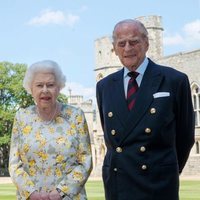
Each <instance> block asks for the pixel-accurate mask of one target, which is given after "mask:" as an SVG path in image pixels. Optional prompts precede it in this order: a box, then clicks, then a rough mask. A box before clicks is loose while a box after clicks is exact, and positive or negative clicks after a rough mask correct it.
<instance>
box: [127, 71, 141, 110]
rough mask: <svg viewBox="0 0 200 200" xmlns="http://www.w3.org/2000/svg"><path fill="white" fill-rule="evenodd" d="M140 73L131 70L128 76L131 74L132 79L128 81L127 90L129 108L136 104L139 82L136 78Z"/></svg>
mask: <svg viewBox="0 0 200 200" xmlns="http://www.w3.org/2000/svg"><path fill="white" fill-rule="evenodd" d="M138 75H139V73H137V72H129V73H128V76H130V77H131V78H130V80H129V82H128V90H127V104H128V109H129V110H131V109H132V108H133V106H134V105H135V101H136V95H137V90H138V84H137V82H136V80H135V79H136V78H137V76H138Z"/></svg>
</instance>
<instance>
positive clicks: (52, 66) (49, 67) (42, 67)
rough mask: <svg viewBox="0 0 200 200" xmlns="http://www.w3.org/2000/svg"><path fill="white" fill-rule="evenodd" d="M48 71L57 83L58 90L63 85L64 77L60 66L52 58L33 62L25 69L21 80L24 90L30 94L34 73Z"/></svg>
mask: <svg viewBox="0 0 200 200" xmlns="http://www.w3.org/2000/svg"><path fill="white" fill-rule="evenodd" d="M43 72H48V73H52V74H54V76H55V79H56V83H57V84H58V86H59V88H60V90H61V89H62V88H64V87H65V82H66V78H65V75H64V74H63V72H62V71H61V69H60V66H59V65H58V64H57V63H56V62H55V61H52V60H43V61H39V62H36V63H33V64H32V65H31V66H30V67H29V68H28V69H27V71H26V74H25V76H24V81H23V87H24V88H25V90H26V91H27V92H28V93H29V94H31V93H32V92H31V87H32V83H33V80H34V78H35V75H36V73H43Z"/></svg>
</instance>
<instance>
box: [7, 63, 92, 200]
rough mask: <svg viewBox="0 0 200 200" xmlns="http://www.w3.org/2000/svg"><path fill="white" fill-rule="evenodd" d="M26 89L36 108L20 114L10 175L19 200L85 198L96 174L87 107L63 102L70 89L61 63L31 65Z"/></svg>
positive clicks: (74, 199)
mask: <svg viewBox="0 0 200 200" xmlns="http://www.w3.org/2000/svg"><path fill="white" fill-rule="evenodd" d="M23 86H24V88H25V89H26V90H27V92H28V93H30V94H31V95H32V97H33V98H34V101H35V105H33V106H30V107H28V108H26V109H19V111H18V112H17V113H16V116H15V120H14V124H13V131H12V138H11V148H10V160H9V171H10V176H11V178H12V181H13V183H14V184H15V185H16V187H17V199H30V200H60V199H65V200H70V199H71V200H85V199H87V197H86V192H85V187H84V185H85V182H86V181H87V179H88V177H89V175H90V172H91V170H92V157H91V146H90V138H89V133H88V127H87V123H86V120H85V117H84V113H83V111H82V110H81V109H79V108H75V107H72V106H70V105H65V104H62V103H59V102H58V101H57V97H58V95H59V92H60V90H61V89H62V88H63V87H64V86H65V76H64V75H63V74H62V71H61V69H60V67H59V66H58V64H57V63H56V62H54V61H50V60H46V61H41V62H37V63H34V64H33V65H31V66H30V67H29V68H28V70H27V72H26V74H25V78H24V82H23Z"/></svg>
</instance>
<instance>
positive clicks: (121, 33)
mask: <svg viewBox="0 0 200 200" xmlns="http://www.w3.org/2000/svg"><path fill="white" fill-rule="evenodd" d="M113 46H114V50H115V53H116V55H117V56H118V57H119V59H120V61H121V63H122V64H123V65H124V66H125V67H127V68H128V69H129V70H130V71H135V70H136V69H137V68H138V67H139V65H140V64H141V63H142V62H143V60H144V58H145V55H146V52H147V50H148V46H149V43H148V38H147V37H145V36H144V35H142V34H141V32H140V31H139V28H138V26H137V25H135V24H130V23H123V24H120V25H118V27H117V28H116V30H115V40H114V42H113Z"/></svg>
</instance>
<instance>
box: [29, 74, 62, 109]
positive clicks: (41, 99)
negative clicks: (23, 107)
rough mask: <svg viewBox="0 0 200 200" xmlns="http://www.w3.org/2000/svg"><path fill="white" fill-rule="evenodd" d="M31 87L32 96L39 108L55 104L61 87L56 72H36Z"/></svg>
mask: <svg viewBox="0 0 200 200" xmlns="http://www.w3.org/2000/svg"><path fill="white" fill-rule="evenodd" d="M31 88H32V96H33V98H34V100H35V103H36V104H37V106H38V107H39V108H50V107H52V106H54V105H55V103H56V99H57V97H58V95H59V92H60V88H59V86H58V85H57V83H56V78H55V76H54V74H52V73H48V72H46V73H45V72H44V73H36V74H35V76H34V79H33V82H32V87H31Z"/></svg>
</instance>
